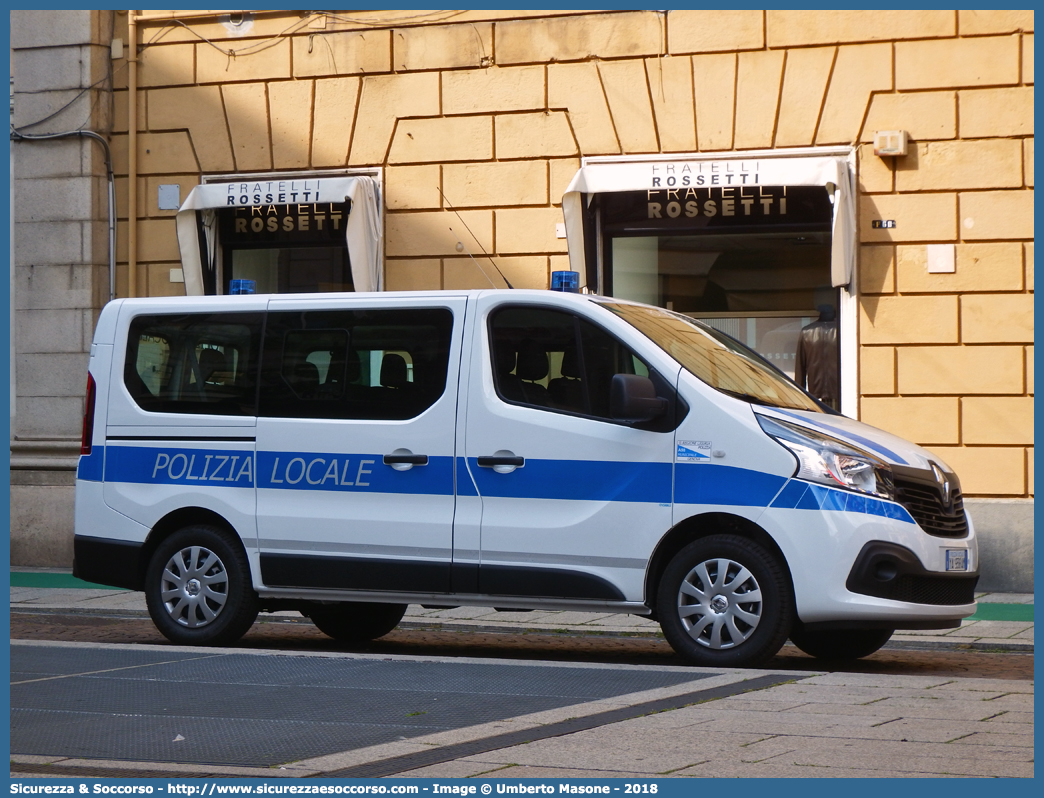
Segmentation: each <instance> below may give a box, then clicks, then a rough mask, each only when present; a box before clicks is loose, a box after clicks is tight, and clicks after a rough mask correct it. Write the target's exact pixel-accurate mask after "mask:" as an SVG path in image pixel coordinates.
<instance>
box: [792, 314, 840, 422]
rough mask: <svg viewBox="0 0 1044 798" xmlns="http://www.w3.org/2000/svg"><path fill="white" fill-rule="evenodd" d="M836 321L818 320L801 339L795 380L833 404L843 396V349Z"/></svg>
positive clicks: (806, 329) (802, 332) (799, 340)
mask: <svg viewBox="0 0 1044 798" xmlns="http://www.w3.org/2000/svg"><path fill="white" fill-rule="evenodd" d="M837 339H838V328H837V322H836V321H814V322H812V323H811V324H809V325H808V326H807V327H803V328H802V330H801V337H800V338H799V339H798V347H797V355H796V358H795V359H796V364H795V370H794V381H795V382H796V383H797V384H798V385H800V386H801V387H802V388H804V387H805V385H806V382H807V384H808V392H809V393H810V394H812V395H813V396H815V397H816V398H817V399H820V400H821V401H823V402H826V403H827V404H828V405H830V406H831V407H835V408H836V407H837V406H838V400H839V399H840V397H841V374H840V349H839V347H838V340H837Z"/></svg>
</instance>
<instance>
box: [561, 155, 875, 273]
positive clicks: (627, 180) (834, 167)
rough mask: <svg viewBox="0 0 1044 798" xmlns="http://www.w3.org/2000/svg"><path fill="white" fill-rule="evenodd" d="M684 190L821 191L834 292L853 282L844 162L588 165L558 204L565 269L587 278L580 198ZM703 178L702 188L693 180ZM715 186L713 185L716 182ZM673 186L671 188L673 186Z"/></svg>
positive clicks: (851, 188)
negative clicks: (829, 202) (826, 200)
mask: <svg viewBox="0 0 1044 798" xmlns="http://www.w3.org/2000/svg"><path fill="white" fill-rule="evenodd" d="M686 176H688V177H689V182H688V184H687V185H688V186H691V187H700V188H706V187H708V186H711V185H713V186H714V187H716V188H720V187H724V186H741V185H742V186H824V187H825V188H826V189H827V190H828V191H830V192H831V193H832V196H833V228H832V235H831V253H830V264H831V265H830V276H831V282H832V283H833V285H834V286H835V287H837V286H847V285H849V284H850V283H851V282H852V275H853V269H854V266H855V247H856V218H855V185H854V177H853V175H852V170H851V169H850V167H849V164H848V160H847V158H845V157H843V156H832V155H828V156H808V157H779V156H778V154H777V153H773V154H772V155H771V156H768V155H766V154H760V153H759V154H758V156H757V157H747V156H745V157H741V158H740V157H737V158H720V159H706V158H701V159H695V158H684V157H679V158H678V159H677V160H670V159H652V160H644V161H643V160H630V159H629V160H626V161H623V160H615V161H614V160H610V159H606V160H604V161H595V160H591V161H587V162H585V163H584V165H583V166H582V167H581V168H580V171H578V172H577V173H576V175H575V176H574V177H573V180H572V181H571V182H570V183H569V186H568V188H566V190H565V195H564V196H563V198H562V213H563V215H564V217H565V225H566V238H567V240H568V242H569V266H570V268H571V269H572V270H573V271H576V272H580V273H581V274H586V264H585V260H584V258H585V254H584V253H585V246H584V225H583V202H584V200H583V197H584V196H586V197H587V201H588V202H590V201H591V200H592V199H593V195H595V194H602V193H607V192H614V191H646V190H648V191H662V190H664V189H682V188H685V187H686V185H683V182H684V178H685V177H686ZM698 176H702V177H703V180H702V182H697V180H696V178H697V177H698ZM715 176H716V177H717V180H716V181H714V182H712V179H713V178H714V177H715ZM672 181H673V182H672Z"/></svg>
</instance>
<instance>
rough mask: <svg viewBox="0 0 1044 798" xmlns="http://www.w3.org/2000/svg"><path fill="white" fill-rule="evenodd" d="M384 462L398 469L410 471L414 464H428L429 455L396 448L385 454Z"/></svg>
mask: <svg viewBox="0 0 1044 798" xmlns="http://www.w3.org/2000/svg"><path fill="white" fill-rule="evenodd" d="M384 464H385V465H386V466H391V467H392V468H394V469H395V470H396V471H409V470H410V469H411V468H413V467H414V466H426V465H427V464H428V455H426V454H414V453H413V452H411V451H410V450H409V449H396V450H395V451H394V452H392V453H391V454H386V455H384Z"/></svg>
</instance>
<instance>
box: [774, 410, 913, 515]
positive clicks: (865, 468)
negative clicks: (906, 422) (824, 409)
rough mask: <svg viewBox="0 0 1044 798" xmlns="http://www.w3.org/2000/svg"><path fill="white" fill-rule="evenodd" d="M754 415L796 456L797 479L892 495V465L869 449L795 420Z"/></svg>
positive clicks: (883, 496)
mask: <svg viewBox="0 0 1044 798" xmlns="http://www.w3.org/2000/svg"><path fill="white" fill-rule="evenodd" d="M757 416H758V423H759V424H761V428H762V429H763V430H765V433H766V434H767V435H769V436H771V437H772V438H774V439H775V440H776V441H777V442H779V443H780V444H781V445H782V446H785V447H786V448H787V449H789V450H790V451H791V453H793V455H794V456H795V457H796V458H797V461H798V469H797V473H795V474H794V476H795V477H796V478H797V479H804V480H808V481H809V482H818V483H819V484H821V485H830V486H831V487H834V488H844V489H845V490H853V491H856V492H857V493H866V494H869V495H871V496H878V497H880V498H882V499H894V498H895V489H894V487H893V484H892V469H891V468H889V467H888V464H887V463H885V462H883V461H882V460H880V459H878V458H877V457H874V456H873V455H872V454H870V453H869V452H865V451H863V450H862V449H857V448H855V447H854V446H850V445H849V444H847V443H845V442H843V441H839V440H838V439H837V438H831V437H830V436H829V435H823V434H821V433H819V432H813V431H812V430H810V429H806V428H805V427H799V426H797V425H796V424H788V423H787V422H785V421H779V420H778V419H774V418H767V417H765V416H763V415H761V414H757Z"/></svg>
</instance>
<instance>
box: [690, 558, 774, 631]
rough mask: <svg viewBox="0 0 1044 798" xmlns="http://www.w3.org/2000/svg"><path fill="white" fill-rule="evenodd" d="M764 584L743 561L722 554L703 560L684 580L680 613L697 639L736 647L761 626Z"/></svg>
mask: <svg viewBox="0 0 1044 798" xmlns="http://www.w3.org/2000/svg"><path fill="white" fill-rule="evenodd" d="M761 611H762V602H761V588H760V587H759V586H758V582H757V580H756V579H755V578H754V575H753V574H751V572H750V571H748V570H747V569H746V568H745V567H744V566H743V565H741V564H740V563H738V562H734V561H733V560H729V559H725V558H720V559H716V560H706V561H704V562H701V563H700V564H699V565H697V566H696V567H695V568H693V569H692V570H691V571H689V573H688V574H686V576H685V579H683V580H682V584H681V589H680V590H679V591H678V616H679V617H680V618H681V622H682V625H683V626H684V627H685V631H687V632H688V633H689V636H690V637H692V639H693V640H695V641H696V642H697V643H699V644H700V645H701V646H706V647H707V648H712V649H724V648H735V647H736V646H738V645H739V644H740V643H742V642H743V641H744V640H746V639H747V638H748V637H750V636H751V635H752V634H754V630H755V629H757V628H758V623H759V622H760V621H761Z"/></svg>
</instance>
